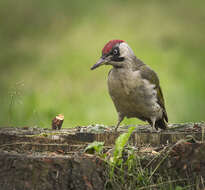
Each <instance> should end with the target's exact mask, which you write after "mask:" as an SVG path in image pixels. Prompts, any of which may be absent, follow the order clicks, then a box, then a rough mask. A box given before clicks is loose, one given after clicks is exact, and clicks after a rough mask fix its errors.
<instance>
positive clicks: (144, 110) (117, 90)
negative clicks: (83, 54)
mask: <svg viewBox="0 0 205 190" xmlns="http://www.w3.org/2000/svg"><path fill="white" fill-rule="evenodd" d="M111 47H112V48H111ZM106 48H107V49H108V50H107V49H106ZM115 50H116V51H115ZM103 51H104V52H106V53H104V52H103V55H102V57H101V59H100V61H98V62H97V63H96V64H95V65H94V66H93V67H92V69H95V68H97V67H98V66H100V65H103V64H105V65H112V66H113V68H112V69H111V70H110V72H109V74H108V89H109V94H110V96H111V98H112V100H113V103H114V105H115V108H116V110H117V112H118V123H117V125H116V129H117V128H118V126H119V124H120V123H121V121H122V120H123V119H124V117H127V118H131V117H137V118H139V119H141V120H143V121H148V122H149V123H150V125H151V126H152V127H155V128H156V129H158V128H161V129H166V128H167V122H168V117H167V112H166V109H165V104H164V98H163V94H162V90H161V87H160V84H159V79H158V76H157V74H156V73H155V72H154V71H153V70H152V69H151V68H150V67H149V66H147V65H146V64H144V63H143V62H142V61H141V60H139V59H138V58H136V56H135V55H134V53H133V51H132V49H131V48H130V47H129V46H128V44H127V43H125V42H122V41H120V42H119V43H115V44H114V43H113V41H110V42H108V44H106V46H105V48H104V49H103ZM114 51H115V52H114Z"/></svg>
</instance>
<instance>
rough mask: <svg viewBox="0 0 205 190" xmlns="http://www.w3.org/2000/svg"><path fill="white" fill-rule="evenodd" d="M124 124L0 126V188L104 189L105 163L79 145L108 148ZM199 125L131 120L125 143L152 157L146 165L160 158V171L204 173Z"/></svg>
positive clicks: (186, 175)
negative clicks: (154, 128) (160, 125)
mask: <svg viewBox="0 0 205 190" xmlns="http://www.w3.org/2000/svg"><path fill="white" fill-rule="evenodd" d="M128 127H129V126H124V127H121V128H120V130H119V132H118V133H115V132H113V130H112V129H111V128H109V127H105V126H101V125H95V126H87V127H76V128H73V129H62V130H59V131H58V130H51V129H43V128H35V127H22V128H18V127H2V128H0V187H1V188H0V189H1V190H14V189H15V190H22V189H25V190H27V189H29V190H38V189H39V190H52V189H55V190H67V189H72V190H84V189H85V190H95V189H98V190H100V189H105V184H106V181H107V177H108V176H107V173H106V168H107V164H106V163H105V162H104V161H103V160H102V159H100V158H99V157H98V156H95V155H90V154H87V153H85V152H84V149H85V147H86V146H87V144H89V143H91V142H93V141H104V142H105V147H106V150H110V149H112V148H113V145H114V142H115V139H116V138H117V137H118V136H119V134H120V133H122V132H124V131H127V129H128ZM204 127H205V124H204V123H203V122H201V123H185V124H173V125H170V129H169V130H167V131H162V132H151V131H150V127H149V126H136V130H135V132H134V133H133V134H132V136H131V138H130V145H131V146H133V147H136V148H137V149H138V154H139V156H142V157H144V158H145V161H144V162H145V163H147V162H149V161H150V160H153V162H152V163H151V165H150V167H154V166H157V165H158V164H159V162H160V165H159V167H157V171H158V173H159V174H160V175H169V176H171V177H173V179H177V178H179V179H185V178H186V179H191V180H193V179H195V178H196V177H199V178H200V179H205V143H204V142H203V140H204V139H203V138H204V132H203V131H204ZM190 135H191V136H190ZM183 139H184V140H183ZM162 152H163V153H162ZM162 155H166V156H165V157H164V156H162Z"/></svg>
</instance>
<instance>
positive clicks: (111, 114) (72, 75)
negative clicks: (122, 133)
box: [0, 0, 205, 127]
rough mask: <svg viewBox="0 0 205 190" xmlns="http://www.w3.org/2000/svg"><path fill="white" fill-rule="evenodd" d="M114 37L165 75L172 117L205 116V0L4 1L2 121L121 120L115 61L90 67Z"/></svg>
mask: <svg viewBox="0 0 205 190" xmlns="http://www.w3.org/2000/svg"><path fill="white" fill-rule="evenodd" d="M111 39H123V40H125V41H126V42H127V43H128V44H129V45H130V46H131V47H132V49H133V50H134V52H135V54H136V56H137V57H138V58H140V59H142V60H143V61H144V62H145V63H146V64H148V65H150V66H151V67H152V68H153V69H154V70H155V71H156V72H157V73H158V75H159V77H160V81H161V86H162V89H163V93H164V97H165V100H166V107H167V112H168V115H169V120H170V122H171V123H172V122H187V121H201V120H204V119H205V117H204V114H205V74H204V71H205V66H204V64H205V63H204V60H205V2H204V0H196V1H193V0H167V1H164V0H147V1H145V0H128V1H125V0H124V1H123V0H118V1H117V0H109V1H108V0H104V1H96V0H89V1H86V0H81V1H79V0H75V1H69V0H61V1H57V0H43V1H42V0H18V1H14V0H3V1H0V49H1V51H0V105H1V106H0V126H8V125H9V126H11V125H12V126H28V125H29V126H40V127H49V126H50V124H51V119H52V118H53V117H54V116H55V115H56V114H58V113H62V114H64V115H65V122H64V127H74V126H77V125H89V124H94V123H102V124H105V125H114V124H116V121H117V113H116V111H115V108H114V106H113V103H112V101H111V99H110V97H109V94H108V90H107V74H108V72H109V69H110V67H101V68H99V69H97V70H95V71H90V67H91V66H92V65H93V64H94V63H95V62H96V61H97V59H98V58H99V57H100V56H101V49H102V48H103V47H104V45H105V43H107V42H108V41H109V40H111ZM131 123H133V124H136V123H140V121H139V120H137V119H129V120H125V121H124V122H123V123H122V124H131Z"/></svg>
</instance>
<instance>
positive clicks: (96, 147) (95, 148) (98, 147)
mask: <svg viewBox="0 0 205 190" xmlns="http://www.w3.org/2000/svg"><path fill="white" fill-rule="evenodd" d="M103 146H104V142H98V141H94V142H92V143H91V144H89V145H88V146H87V147H86V148H85V152H87V153H89V154H94V153H95V152H97V153H98V154H100V153H101V152H102V150H103Z"/></svg>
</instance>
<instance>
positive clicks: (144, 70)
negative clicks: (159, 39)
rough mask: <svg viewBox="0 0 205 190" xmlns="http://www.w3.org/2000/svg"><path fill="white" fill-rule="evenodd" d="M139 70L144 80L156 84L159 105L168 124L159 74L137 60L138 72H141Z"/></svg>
mask: <svg viewBox="0 0 205 190" xmlns="http://www.w3.org/2000/svg"><path fill="white" fill-rule="evenodd" d="M139 69H140V71H141V76H142V78H144V79H147V80H148V81H149V82H150V83H151V84H155V89H156V90H157V101H158V104H159V105H160V106H161V107H162V109H163V115H164V118H165V120H166V121H167V122H168V117H167V112H166V109H165V103H164V97H163V94H162V90H161V87H160V85H159V78H158V76H157V74H156V73H155V71H153V70H152V69H151V68H150V67H148V66H147V65H145V64H144V63H143V62H142V61H141V60H139V59H136V70H139Z"/></svg>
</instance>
